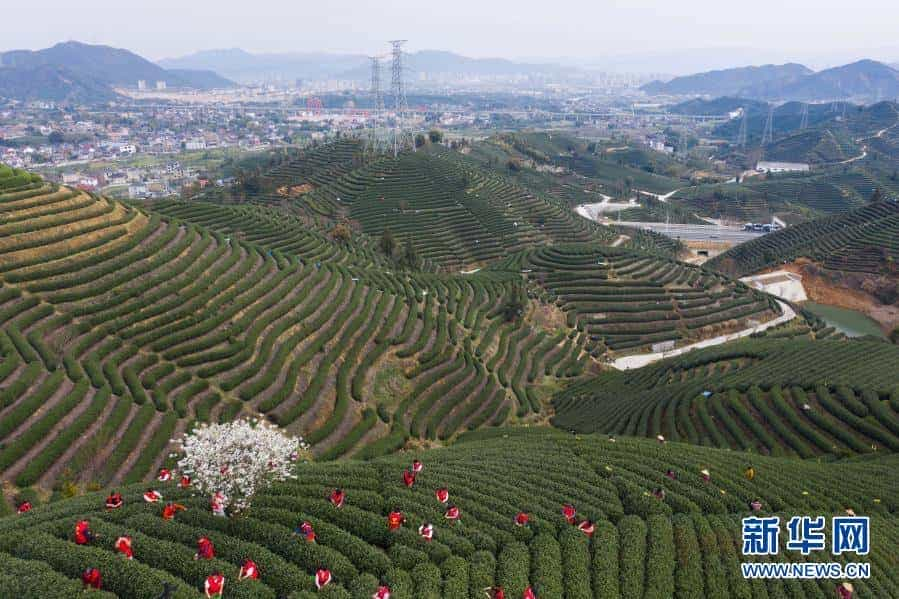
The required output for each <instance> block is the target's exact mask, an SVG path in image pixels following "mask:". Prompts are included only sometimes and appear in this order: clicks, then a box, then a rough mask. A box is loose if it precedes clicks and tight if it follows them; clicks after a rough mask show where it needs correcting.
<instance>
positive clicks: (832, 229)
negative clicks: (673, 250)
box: [706, 201, 899, 276]
mask: <svg viewBox="0 0 899 599" xmlns="http://www.w3.org/2000/svg"><path fill="white" fill-rule="evenodd" d="M799 257H807V258H810V259H811V260H814V261H816V262H819V263H821V265H822V266H823V267H824V268H826V269H829V270H838V271H844V272H858V273H870V274H890V273H891V270H890V269H891V268H893V267H892V265H893V264H895V262H896V260H897V259H899V204H897V203H896V202H892V201H883V202H878V203H875V204H869V205H867V206H865V207H863V208H860V209H858V210H853V211H851V212H848V213H846V214H840V215H835V216H831V217H827V218H821V219H816V220H813V221H811V222H808V223H802V224H799V225H796V226H793V227H789V228H787V229H784V230H781V231H777V232H775V233H772V234H770V235H765V236H763V237H759V238H758V239H755V240H753V241H750V242H748V243H744V244H740V245H738V246H736V247H734V248H731V249H730V250H728V251H727V252H724V253H722V254H720V255H718V256H716V257H715V258H714V259H712V260H710V261H709V262H707V263H706V265H707V266H708V267H709V268H715V269H718V270H720V271H722V272H726V273H728V274H730V275H737V276H743V275H745V274H750V273H753V272H757V271H759V270H761V269H763V268H766V267H769V266H773V265H775V264H780V263H782V262H785V261H786V262H789V261H792V260H795V259H796V258H799Z"/></svg>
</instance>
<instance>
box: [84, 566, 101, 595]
mask: <svg viewBox="0 0 899 599" xmlns="http://www.w3.org/2000/svg"><path fill="white" fill-rule="evenodd" d="M81 582H82V584H84V588H85V589H94V590H97V591H99V590H100V587H101V586H102V580H101V577H100V570H98V569H97V568H86V569H85V570H84V572H82V573H81Z"/></svg>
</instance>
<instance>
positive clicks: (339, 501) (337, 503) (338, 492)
mask: <svg viewBox="0 0 899 599" xmlns="http://www.w3.org/2000/svg"><path fill="white" fill-rule="evenodd" d="M345 500H346V493H344V492H343V489H334V490H333V491H331V495H329V496H328V501H330V502H331V505H333V506H334V507H336V508H342V507H343V502H344V501H345Z"/></svg>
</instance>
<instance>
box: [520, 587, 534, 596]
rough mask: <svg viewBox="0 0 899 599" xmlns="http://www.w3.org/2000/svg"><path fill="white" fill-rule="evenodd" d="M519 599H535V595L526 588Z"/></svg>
mask: <svg viewBox="0 0 899 599" xmlns="http://www.w3.org/2000/svg"><path fill="white" fill-rule="evenodd" d="M521 599H537V594H536V593H535V592H534V589H533V588H531V587H530V585H529V586H528V588H526V589H525V590H524V592H523V593H522V594H521Z"/></svg>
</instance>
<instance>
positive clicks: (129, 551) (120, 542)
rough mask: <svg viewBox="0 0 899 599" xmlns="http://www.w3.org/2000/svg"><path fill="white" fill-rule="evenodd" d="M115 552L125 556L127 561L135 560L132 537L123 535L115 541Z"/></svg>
mask: <svg viewBox="0 0 899 599" xmlns="http://www.w3.org/2000/svg"><path fill="white" fill-rule="evenodd" d="M113 547H115V550H116V551H118V552H119V553H121V554H122V555H124V556H125V559H134V549H133V548H132V547H131V537H129V536H128V535H122V536H120V537H119V538H118V539H116V540H115V544H114V545H113Z"/></svg>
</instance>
